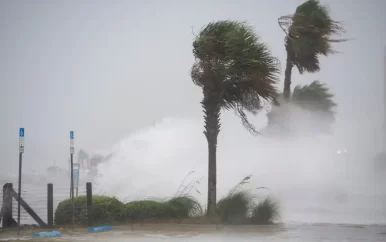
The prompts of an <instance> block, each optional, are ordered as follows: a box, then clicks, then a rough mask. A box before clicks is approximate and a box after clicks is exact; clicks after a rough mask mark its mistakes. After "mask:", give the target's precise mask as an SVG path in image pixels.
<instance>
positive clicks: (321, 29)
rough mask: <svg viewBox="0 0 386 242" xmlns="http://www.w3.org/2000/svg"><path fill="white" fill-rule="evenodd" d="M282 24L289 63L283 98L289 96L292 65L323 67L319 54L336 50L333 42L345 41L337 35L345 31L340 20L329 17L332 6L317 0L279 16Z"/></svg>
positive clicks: (312, 68)
mask: <svg viewBox="0 0 386 242" xmlns="http://www.w3.org/2000/svg"><path fill="white" fill-rule="evenodd" d="M278 22H279V25H280V27H281V28H282V29H283V31H284V32H285V33H286V37H285V48H286V51H287V60H286V61H287V63H286V68H285V73H284V74H285V77H284V91H283V95H284V100H286V101H288V100H289V99H290V92H291V74H292V67H294V66H296V67H297V68H298V70H299V73H300V74H303V73H304V72H310V73H315V72H318V71H319V70H320V63H319V57H320V55H324V56H328V55H329V54H333V53H335V51H334V50H333V46H332V44H333V43H336V42H343V41H346V40H345V39H334V36H336V35H340V34H341V33H343V32H344V29H343V27H342V26H341V24H340V23H339V22H336V21H334V20H333V19H332V18H331V17H330V12H329V9H328V8H327V7H326V6H323V5H321V4H320V3H319V1H318V0H308V1H306V2H305V3H303V4H301V5H300V6H298V7H297V9H296V12H295V14H294V15H287V16H282V17H280V18H279V21H278Z"/></svg>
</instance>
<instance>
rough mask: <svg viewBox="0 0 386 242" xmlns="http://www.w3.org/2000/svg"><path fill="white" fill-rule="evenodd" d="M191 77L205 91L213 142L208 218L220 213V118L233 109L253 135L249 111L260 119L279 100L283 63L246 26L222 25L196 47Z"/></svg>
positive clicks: (206, 31) (203, 34) (204, 33)
mask: <svg viewBox="0 0 386 242" xmlns="http://www.w3.org/2000/svg"><path fill="white" fill-rule="evenodd" d="M193 54H194V57H195V63H194V64H193V67H192V70H191V77H192V80H193V82H194V84H196V85H197V86H199V87H201V88H202V91H203V96H204V97H203V100H202V101H201V105H202V108H203V110H204V119H205V126H204V129H205V130H204V134H205V136H206V139H207V141H208V153H209V154H208V163H209V164H208V215H210V216H212V215H215V212H216V184H217V178H216V177H217V173H216V165H217V164H216V150H217V136H218V134H219V132H220V112H221V110H222V109H225V110H229V109H233V110H234V111H235V112H236V114H237V115H238V116H239V117H240V118H241V121H242V123H243V125H244V126H245V127H246V128H247V129H248V130H249V131H251V133H253V134H257V131H256V129H255V127H254V126H253V125H252V124H251V123H250V122H249V121H248V119H247V116H246V113H245V111H248V112H250V113H252V114H256V113H257V112H258V111H259V110H260V109H261V108H262V106H263V105H262V104H263V101H264V100H268V101H269V100H274V98H275V96H276V88H275V84H276V83H277V81H278V74H279V72H280V70H279V66H280V65H279V63H278V61H277V59H276V58H274V57H273V56H272V55H271V53H270V51H269V49H268V47H267V45H265V44H264V43H262V42H261V41H260V39H259V38H258V37H257V36H256V34H255V33H254V31H253V29H252V28H251V27H250V26H249V25H247V24H246V23H244V22H236V21H218V22H211V23H209V24H208V25H207V26H205V27H204V28H203V29H202V30H201V31H200V32H199V34H198V35H197V36H196V38H195V40H194V42H193Z"/></svg>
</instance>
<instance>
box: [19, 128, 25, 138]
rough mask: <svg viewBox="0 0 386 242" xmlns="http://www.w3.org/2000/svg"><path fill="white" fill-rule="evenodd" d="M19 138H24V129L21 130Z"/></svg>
mask: <svg viewBox="0 0 386 242" xmlns="http://www.w3.org/2000/svg"><path fill="white" fill-rule="evenodd" d="M19 137H24V128H20V131H19Z"/></svg>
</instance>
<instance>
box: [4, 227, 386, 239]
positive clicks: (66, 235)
mask: <svg viewBox="0 0 386 242" xmlns="http://www.w3.org/2000/svg"><path fill="white" fill-rule="evenodd" d="M36 231H37V230H36V229H30V230H24V231H22V232H21V236H20V238H19V239H18V238H17V235H16V233H17V232H16V231H6V232H2V233H0V241H90V242H91V241H106V242H107V241H108V242H110V241H112V242H118V241H122V242H123V241H139V242H141V241H143V242H145V241H146V242H155V241H190V242H199V241H208V242H209V241H210V242H217V241H229V242H230V241H269V242H281V241H296V242H302V241H307V242H310V241H315V242H316V241H328V242H330V241H331V242H332V241H334V242H335V241H361V242H366V241H369V242H370V241H371V242H378V241H379V242H384V241H386V226H384V225H382V226H381V225H336V224H279V225H269V226H254V225H234V226H223V225H221V226H220V225H219V226H216V225H194V224H145V225H138V224H137V225H124V226H115V227H113V230H112V231H108V232H102V233H87V232H86V231H87V229H86V228H77V229H74V230H72V229H61V231H62V236H61V237H57V238H41V239H33V238H32V234H33V233H34V232H36Z"/></svg>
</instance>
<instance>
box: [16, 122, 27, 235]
mask: <svg viewBox="0 0 386 242" xmlns="http://www.w3.org/2000/svg"><path fill="white" fill-rule="evenodd" d="M24 134H25V133H24V128H20V129H19V187H18V194H17V198H18V199H17V224H18V226H19V230H18V234H20V228H21V225H20V200H21V170H22V169H21V168H22V160H23V153H24Z"/></svg>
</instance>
